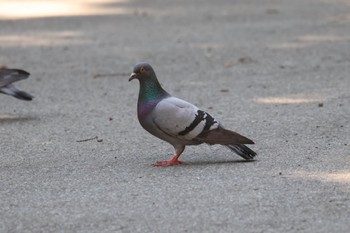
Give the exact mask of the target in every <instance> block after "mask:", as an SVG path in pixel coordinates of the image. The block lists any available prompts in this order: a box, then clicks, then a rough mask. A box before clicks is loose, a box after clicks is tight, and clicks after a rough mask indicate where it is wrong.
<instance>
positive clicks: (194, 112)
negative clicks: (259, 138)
mask: <svg viewBox="0 0 350 233" xmlns="http://www.w3.org/2000/svg"><path fill="white" fill-rule="evenodd" d="M152 119H153V122H154V124H155V125H156V126H157V127H158V128H159V129H160V130H161V131H163V132H164V133H166V134H168V135H171V136H172V137H176V138H179V139H181V140H189V141H193V142H201V143H203V142H204V143H208V144H222V145H229V144H254V142H253V141H252V140H250V139H249V138H246V137H244V136H242V135H240V134H238V133H236V132H234V131H231V130H227V129H225V128H223V127H222V126H221V125H220V122H219V121H218V120H216V119H215V118H213V117H212V116H211V115H210V114H209V113H207V112H204V111H202V110H200V109H198V108H197V107H196V106H194V105H193V104H190V103H188V102H186V101H184V100H181V99H178V98H175V97H169V98H166V99H164V100H162V101H160V102H159V103H158V104H157V106H156V107H155V109H154V111H153V116H152Z"/></svg>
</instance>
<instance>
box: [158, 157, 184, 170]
mask: <svg viewBox="0 0 350 233" xmlns="http://www.w3.org/2000/svg"><path fill="white" fill-rule="evenodd" d="M179 164H182V161H180V160H178V157H177V156H174V157H173V158H172V159H170V160H167V161H162V162H156V163H154V164H152V165H153V166H157V167H168V166H173V165H179Z"/></svg>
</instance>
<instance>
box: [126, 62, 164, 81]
mask: <svg viewBox="0 0 350 233" xmlns="http://www.w3.org/2000/svg"><path fill="white" fill-rule="evenodd" d="M133 79H138V80H140V81H146V80H153V79H157V78H156V75H155V73H154V71H153V68H152V66H150V64H148V63H139V64H137V65H135V66H134V70H133V72H132V73H131V75H130V78H129V81H131V80H133Z"/></svg>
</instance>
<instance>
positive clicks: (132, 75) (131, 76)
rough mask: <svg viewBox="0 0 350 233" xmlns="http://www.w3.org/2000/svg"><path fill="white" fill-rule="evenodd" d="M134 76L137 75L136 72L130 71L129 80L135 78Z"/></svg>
mask: <svg viewBox="0 0 350 233" xmlns="http://www.w3.org/2000/svg"><path fill="white" fill-rule="evenodd" d="M136 76H137V74H136V73H134V72H133V73H131V75H130V78H129V82H130V81H131V80H133V79H135V78H136Z"/></svg>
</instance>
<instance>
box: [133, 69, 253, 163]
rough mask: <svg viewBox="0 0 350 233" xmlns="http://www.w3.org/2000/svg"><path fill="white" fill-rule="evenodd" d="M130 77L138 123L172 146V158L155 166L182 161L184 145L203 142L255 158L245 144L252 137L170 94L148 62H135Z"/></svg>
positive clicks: (250, 141) (249, 158)
mask: <svg viewBox="0 0 350 233" xmlns="http://www.w3.org/2000/svg"><path fill="white" fill-rule="evenodd" d="M133 79H138V80H139V83H140V90H139V96H138V103H137V116H138V120H139V122H140V124H141V126H142V127H143V128H144V129H145V130H146V131H148V132H149V133H151V134H152V135H154V136H156V137H158V138H160V139H162V140H164V141H166V142H168V143H170V144H171V145H172V146H173V147H174V149H175V154H174V156H173V157H172V159H170V160H167V161H162V162H156V163H155V164H153V165H154V166H172V165H179V164H182V163H183V162H182V161H180V160H179V157H180V155H181V154H182V152H183V151H184V150H185V146H187V145H198V144H202V143H206V144H209V145H214V144H220V145H224V146H226V147H228V148H229V149H231V150H232V151H233V152H235V153H236V154H238V155H239V156H241V157H243V158H244V159H246V160H253V159H254V156H255V155H256V153H255V152H254V151H253V150H251V149H250V148H249V147H247V146H245V145H244V144H254V142H253V141H252V140H250V139H249V138H246V137H244V136H242V135H240V134H238V133H236V132H234V131H231V130H227V129H225V128H224V127H223V125H222V124H221V123H220V122H219V121H218V120H217V119H215V118H214V117H212V116H211V115H210V114H209V113H207V112H205V111H203V110H200V109H199V108H198V107H196V106H195V105H193V104H191V103H188V102H186V101H184V100H182V99H179V98H176V97H174V96H171V95H170V94H169V93H168V92H166V91H165V90H164V89H163V88H162V86H161V85H160V83H159V82H158V79H157V76H156V74H155V72H154V70H153V68H152V67H151V66H150V65H149V64H147V63H139V64H137V65H135V67H134V70H133V72H132V73H131V75H130V78H129V81H131V80H133Z"/></svg>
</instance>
